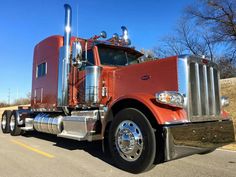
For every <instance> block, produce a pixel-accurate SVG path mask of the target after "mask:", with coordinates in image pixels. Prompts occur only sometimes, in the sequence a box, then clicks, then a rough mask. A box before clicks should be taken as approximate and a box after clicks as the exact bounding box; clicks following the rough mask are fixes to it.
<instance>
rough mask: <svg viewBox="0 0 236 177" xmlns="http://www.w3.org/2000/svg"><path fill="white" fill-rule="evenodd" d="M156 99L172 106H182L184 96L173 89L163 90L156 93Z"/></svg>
mask: <svg viewBox="0 0 236 177" xmlns="http://www.w3.org/2000/svg"><path fill="white" fill-rule="evenodd" d="M155 96H156V101H157V102H159V103H162V104H167V105H170V106H173V107H179V108H183V107H184V97H183V96H182V95H181V94H180V93H178V92H174V91H163V92H159V93H156V95H155Z"/></svg>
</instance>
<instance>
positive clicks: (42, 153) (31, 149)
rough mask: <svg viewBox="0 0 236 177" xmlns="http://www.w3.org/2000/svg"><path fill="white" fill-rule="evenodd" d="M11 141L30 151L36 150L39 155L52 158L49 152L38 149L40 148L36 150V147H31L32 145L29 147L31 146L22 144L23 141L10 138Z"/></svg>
mask: <svg viewBox="0 0 236 177" xmlns="http://www.w3.org/2000/svg"><path fill="white" fill-rule="evenodd" d="M11 142H13V143H15V144H17V145H19V146H21V147H24V148H26V149H28V150H30V151H33V152H36V153H38V154H41V155H43V156H45V157H48V158H54V155H51V154H48V153H46V152H43V151H40V150H38V149H36V148H33V147H31V146H28V145H26V144H24V143H21V142H19V141H16V140H11Z"/></svg>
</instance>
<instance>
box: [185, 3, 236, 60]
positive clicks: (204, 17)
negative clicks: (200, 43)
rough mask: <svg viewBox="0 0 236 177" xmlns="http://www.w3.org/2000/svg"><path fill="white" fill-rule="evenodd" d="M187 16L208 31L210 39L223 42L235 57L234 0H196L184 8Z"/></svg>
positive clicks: (235, 10) (235, 8) (235, 27)
mask: <svg viewBox="0 0 236 177" xmlns="http://www.w3.org/2000/svg"><path fill="white" fill-rule="evenodd" d="M186 13H187V14H188V15H189V17H191V18H193V20H195V22H196V24H197V25H200V26H204V27H205V28H207V30H208V31H210V32H211V33H210V37H211V41H214V42H216V43H224V44H225V45H226V47H228V48H230V49H228V50H227V52H228V53H231V57H232V59H235V53H236V1H235V0H198V1H196V2H195V4H193V5H191V6H189V7H187V8H186Z"/></svg>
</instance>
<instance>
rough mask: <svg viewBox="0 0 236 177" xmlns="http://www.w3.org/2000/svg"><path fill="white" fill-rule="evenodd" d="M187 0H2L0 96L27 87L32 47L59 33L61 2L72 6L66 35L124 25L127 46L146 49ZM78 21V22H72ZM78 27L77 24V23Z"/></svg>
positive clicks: (20, 93)
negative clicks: (71, 14) (70, 20)
mask: <svg viewBox="0 0 236 177" xmlns="http://www.w3.org/2000/svg"><path fill="white" fill-rule="evenodd" d="M191 2H192V0H179V1H174V0H145V1H143V0H129V1H128V0H119V1H118V0H86V1H85V0H20V1H19V0H2V1H1V6H0V19H1V25H0V66H1V68H0V101H6V102H7V101H8V92H9V89H10V93H11V101H13V100H14V99H16V98H17V97H18V98H20V97H25V95H26V94H27V93H28V92H30V91H31V78H32V74H31V72H32V62H33V60H32V59H33V49H34V46H35V45H36V44H37V43H38V42H40V41H41V40H43V39H44V38H46V37H48V36H50V35H54V34H61V35H63V25H64V7H63V5H64V4H65V3H68V4H70V5H71V6H72V10H73V24H72V25H73V28H72V34H73V35H76V34H78V35H79V36H80V37H83V38H89V37H91V36H93V35H94V34H99V33H100V31H102V30H105V31H106V32H107V34H108V37H110V36H111V35H112V34H113V33H115V32H116V33H118V34H119V33H120V27H121V26H122V25H125V26H126V27H127V28H128V30H129V35H130V38H131V41H132V45H134V46H136V48H137V49H141V48H145V49H152V48H153V47H155V46H157V44H158V41H159V40H160V39H161V37H162V36H165V35H167V34H169V33H171V32H172V30H173V28H174V26H175V24H176V22H177V21H178V19H179V18H180V17H181V14H182V11H183V9H184V7H186V5H188V4H189V3H191ZM77 22H78V23H77ZM77 27H78V28H77Z"/></svg>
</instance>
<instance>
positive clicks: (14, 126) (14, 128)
mask: <svg viewBox="0 0 236 177" xmlns="http://www.w3.org/2000/svg"><path fill="white" fill-rule="evenodd" d="M10 134H11V135H12V136H18V135H20V134H21V129H20V127H18V122H17V114H16V111H12V114H11V116H10Z"/></svg>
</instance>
